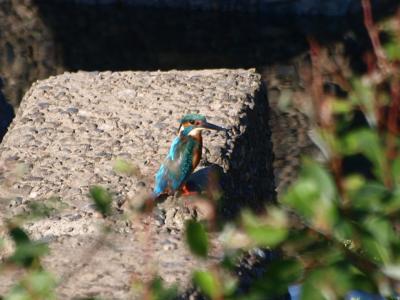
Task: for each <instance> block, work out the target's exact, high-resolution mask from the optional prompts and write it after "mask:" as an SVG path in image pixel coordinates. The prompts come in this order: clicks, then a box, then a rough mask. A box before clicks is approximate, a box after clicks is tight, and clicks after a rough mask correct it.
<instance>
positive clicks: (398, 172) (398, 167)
mask: <svg viewBox="0 0 400 300" xmlns="http://www.w3.org/2000/svg"><path fill="white" fill-rule="evenodd" d="M392 176H393V182H394V183H395V184H396V185H397V186H400V157H397V158H396V159H395V160H394V161H393V164H392Z"/></svg>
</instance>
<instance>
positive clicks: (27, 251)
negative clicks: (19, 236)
mask: <svg viewBox="0 0 400 300" xmlns="http://www.w3.org/2000/svg"><path fill="white" fill-rule="evenodd" d="M48 252H49V249H48V247H47V245H46V244H44V243H38V242H31V243H23V244H20V245H18V246H17V248H16V249H15V251H14V253H13V255H11V257H10V258H9V260H10V261H11V262H13V263H16V264H18V265H21V266H24V267H30V266H32V265H33V264H34V263H35V262H38V259H39V258H40V257H41V256H43V255H45V254H47V253H48Z"/></svg>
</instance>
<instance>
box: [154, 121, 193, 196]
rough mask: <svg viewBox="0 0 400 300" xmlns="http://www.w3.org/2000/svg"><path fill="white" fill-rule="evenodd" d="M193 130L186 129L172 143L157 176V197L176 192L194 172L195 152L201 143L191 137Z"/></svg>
mask: <svg viewBox="0 0 400 300" xmlns="http://www.w3.org/2000/svg"><path fill="white" fill-rule="evenodd" d="M192 129H193V127H191V126H189V127H187V128H185V129H184V130H183V131H182V132H181V134H180V135H179V136H178V137H176V138H175V139H174V141H173V142H172V145H171V147H170V149H169V152H168V155H167V157H166V159H165V160H164V162H163V164H162V165H161V166H160V169H159V170H158V172H157V173H156V176H155V185H154V194H155V196H159V195H160V194H163V193H172V192H175V191H176V190H178V189H179V188H180V187H181V186H182V185H183V184H184V183H185V181H186V180H187V178H188V177H189V176H190V174H191V173H192V172H193V164H192V161H193V150H194V149H195V147H199V143H198V142H197V141H196V140H195V139H193V138H192V137H191V136H189V132H190V131H191V130H192Z"/></svg>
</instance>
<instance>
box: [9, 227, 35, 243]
mask: <svg viewBox="0 0 400 300" xmlns="http://www.w3.org/2000/svg"><path fill="white" fill-rule="evenodd" d="M9 234H10V236H11V238H12V239H13V240H14V242H15V243H16V244H17V246H19V245H21V244H26V243H29V242H30V241H31V240H30V239H29V236H28V235H27V234H26V233H25V231H24V230H23V229H22V228H20V227H13V228H11V229H10V230H9Z"/></svg>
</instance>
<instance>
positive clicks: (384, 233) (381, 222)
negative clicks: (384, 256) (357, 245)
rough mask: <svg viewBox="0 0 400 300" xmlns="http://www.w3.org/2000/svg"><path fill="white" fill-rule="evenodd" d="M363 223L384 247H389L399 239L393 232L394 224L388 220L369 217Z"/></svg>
mask: <svg viewBox="0 0 400 300" xmlns="http://www.w3.org/2000/svg"><path fill="white" fill-rule="evenodd" d="M363 223H364V224H363V225H364V226H365V228H366V229H367V230H368V231H369V232H370V233H371V234H372V236H373V237H374V238H375V239H376V240H377V241H378V242H379V243H380V244H381V245H382V246H385V247H389V244H390V243H391V241H392V240H395V239H398V236H397V234H396V233H395V232H394V231H393V226H392V224H391V223H390V221H389V220H387V219H384V218H382V217H381V218H378V217H375V216H369V217H368V218H366V219H365V220H364V222H363Z"/></svg>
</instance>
